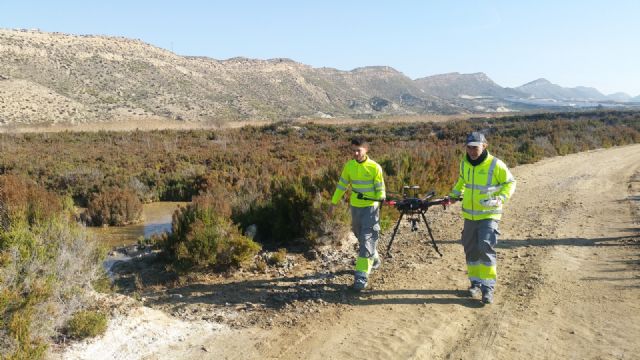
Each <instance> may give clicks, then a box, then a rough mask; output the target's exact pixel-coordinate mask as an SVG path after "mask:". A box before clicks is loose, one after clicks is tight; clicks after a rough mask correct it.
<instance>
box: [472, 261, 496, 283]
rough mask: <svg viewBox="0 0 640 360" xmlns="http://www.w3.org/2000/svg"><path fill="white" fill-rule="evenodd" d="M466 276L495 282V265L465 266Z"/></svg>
mask: <svg viewBox="0 0 640 360" xmlns="http://www.w3.org/2000/svg"><path fill="white" fill-rule="evenodd" d="M467 276H468V277H470V278H476V279H480V280H495V279H496V278H497V277H498V276H497V271H496V266H495V265H484V264H477V265H471V264H467Z"/></svg>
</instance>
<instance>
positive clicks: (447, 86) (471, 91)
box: [415, 72, 526, 99]
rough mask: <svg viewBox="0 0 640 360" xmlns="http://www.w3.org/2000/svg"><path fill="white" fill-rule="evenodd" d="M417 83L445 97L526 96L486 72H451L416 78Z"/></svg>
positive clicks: (432, 93)
mask: <svg viewBox="0 0 640 360" xmlns="http://www.w3.org/2000/svg"><path fill="white" fill-rule="evenodd" d="M415 82H416V85H417V86H418V87H419V88H420V89H421V90H422V91H424V92H425V93H427V94H430V95H434V96H441V97H445V98H463V99H464V98H467V99H469V98H478V97H493V98H499V99H504V98H509V97H522V96H526V95H525V94H524V93H521V92H519V91H517V90H513V89H508V88H503V87H502V86H500V85H498V84H496V83H495V82H493V80H491V79H490V78H489V77H488V76H487V75H486V74H485V73H475V74H460V73H457V72H455V73H449V74H440V75H433V76H428V77H424V78H420V79H416V80H415Z"/></svg>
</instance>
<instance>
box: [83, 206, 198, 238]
mask: <svg viewBox="0 0 640 360" xmlns="http://www.w3.org/2000/svg"><path fill="white" fill-rule="evenodd" d="M187 204H188V203H187V202H170V201H162V202H156V203H152V204H144V205H143V208H142V217H143V219H144V221H143V222H141V223H140V224H136V225H128V226H112V227H106V228H94V227H91V228H89V230H90V231H92V232H93V233H94V234H96V236H97V238H98V241H100V243H103V244H105V245H107V246H108V247H116V246H123V245H130V244H133V243H135V242H137V241H138V239H139V238H140V237H145V238H147V237H150V236H151V235H153V234H157V233H162V232H165V231H171V216H172V215H173V212H174V211H175V210H176V209H177V208H178V207H179V206H186V205H187Z"/></svg>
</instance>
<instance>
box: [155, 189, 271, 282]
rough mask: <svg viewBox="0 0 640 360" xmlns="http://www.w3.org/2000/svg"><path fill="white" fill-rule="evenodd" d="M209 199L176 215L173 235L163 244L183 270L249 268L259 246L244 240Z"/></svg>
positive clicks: (197, 200)
mask: <svg viewBox="0 0 640 360" xmlns="http://www.w3.org/2000/svg"><path fill="white" fill-rule="evenodd" d="M207 200H212V199H210V198H208V197H206V196H204V197H202V198H199V199H195V200H194V202H193V203H192V204H190V205H188V206H187V207H184V208H180V209H178V210H176V212H175V213H174V215H173V224H172V233H171V234H170V235H169V236H167V238H166V239H165V240H164V243H163V244H162V245H163V247H164V249H165V250H166V251H167V253H168V254H169V255H170V257H171V259H172V260H173V261H174V262H175V263H176V264H177V265H179V266H180V267H181V268H182V269H189V268H192V267H210V268H216V269H221V270H224V269H228V268H231V267H240V266H242V265H245V264H247V263H248V262H249V261H250V260H251V259H253V257H254V256H255V255H256V254H257V253H258V251H259V250H260V245H259V244H257V243H255V242H254V241H252V240H251V239H249V238H246V237H244V236H243V235H242V234H241V233H240V231H239V230H238V228H237V227H236V226H235V225H234V224H233V223H232V222H231V221H230V220H229V219H228V218H225V217H223V216H220V215H219V214H218V213H217V212H215V211H214V208H216V206H215V205H214V204H213V203H211V202H208V201H207Z"/></svg>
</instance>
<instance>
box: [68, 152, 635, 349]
mask: <svg viewBox="0 0 640 360" xmlns="http://www.w3.org/2000/svg"><path fill="white" fill-rule="evenodd" d="M513 173H514V175H515V176H516V179H517V180H518V184H517V189H516V193H515V195H514V197H513V198H512V200H511V201H510V202H509V203H508V204H507V206H506V212H505V215H504V217H503V221H502V222H501V232H502V235H501V239H500V241H499V245H498V247H499V249H498V258H499V259H498V287H497V290H496V301H495V303H494V304H493V305H490V306H484V307H483V306H481V305H480V303H479V301H478V300H474V299H469V298H466V297H465V296H464V295H465V294H464V289H466V287H467V280H466V273H465V268H464V254H463V251H462V247H461V246H460V245H459V244H458V243H457V240H458V238H459V234H460V229H461V228H462V221H461V220H460V219H459V215H458V213H459V211H460V208H459V205H457V206H454V207H453V208H451V209H449V210H448V211H446V212H443V211H442V210H441V209H437V210H434V211H433V212H432V216H431V218H430V219H431V222H432V226H433V228H434V229H435V233H434V235H435V236H436V239H439V240H440V244H441V245H440V248H441V251H442V252H443V253H444V257H443V258H440V257H438V256H437V254H435V252H434V251H433V250H432V248H431V247H430V246H429V245H428V244H425V243H424V242H422V240H421V239H419V238H417V237H413V236H414V235H416V234H411V233H410V232H409V231H408V229H407V228H402V229H401V232H400V237H399V238H398V239H397V244H396V245H397V248H396V249H397V253H396V256H395V257H394V258H393V259H392V260H388V261H385V263H384V264H383V267H382V268H381V269H380V270H378V271H377V272H375V273H374V274H373V275H372V284H373V286H372V287H371V289H369V290H368V291H366V292H363V293H362V294H359V295H358V294H355V293H352V292H350V291H349V290H347V289H346V287H347V284H348V282H349V280H350V275H349V274H348V273H344V274H334V275H335V276H333V277H330V278H329V279H328V280H327V281H325V282H324V283H323V285H322V286H321V287H318V288H317V289H318V291H320V295H319V297H320V298H321V299H323V300H315V301H313V302H312V303H311V305H308V304H307V305H305V306H301V305H300V304H299V303H298V302H295V303H290V304H285V305H284V306H283V307H282V308H280V309H279V310H275V311H271V312H265V313H264V315H261V316H270V317H273V318H275V320H274V321H273V322H271V319H270V320H269V323H268V324H269V326H253V327H252V326H249V327H244V328H240V329H231V328H226V329H220V328H217V329H216V331H208V330H206V328H205V327H202V328H201V329H200V330H198V329H194V328H191V332H190V333H188V334H185V335H184V336H183V337H182V338H180V339H179V340H176V341H173V342H172V343H171V344H163V345H162V346H160V347H159V349H161V351H153V350H150V349H149V347H148V346H146V347H145V349H144V350H145V351H143V352H141V353H140V354H141V356H139V357H140V358H145V359H179V358H185V359H187V358H199V359H251V358H256V359H265V358H267V359H268V358H279V359H300V358H305V359H347V358H348V359H487V358H493V359H632V358H638V356H639V355H638V354H640V341H639V340H638V339H640V223H639V222H640V145H632V146H625V147H620V148H613V149H607V150H598V151H591V152H586V153H580V154H574V155H569V156H564V157H557V158H552V159H547V160H544V161H541V162H539V163H536V164H532V165H525V166H520V167H517V168H514V169H513ZM387 236H388V235H387ZM280 281H281V282H282V279H280ZM210 296H215V294H210ZM202 299H203V300H202V301H207V300H206V299H205V298H202ZM252 299H254V298H252ZM256 299H257V298H256ZM307 303H308V302H307ZM291 313H295V314H297V315H296V316H293V317H292V316H287V314H291ZM278 316H280V318H284V319H286V320H283V321H278ZM257 323H258V324H264V322H263V323H261V322H259V321H258V322H257ZM97 343H99V341H98V342H97ZM152 345H153V344H152ZM83 346H85V347H86V346H88V345H83ZM112 346H116V345H112ZM153 346H155V345H153ZM72 350H73V351H70V352H68V353H67V354H66V356H65V357H66V358H83V356H85V355H83V352H82V351H81V350H82V348H81V347H76V348H75V349H72ZM84 354H86V353H84ZM104 354H107V353H106V352H105V353H104ZM142 354H143V355H142ZM130 355H131V356H133V357H135V356H134V355H135V353H134V352H132V353H131V354H130ZM105 357H106V358H112V357H115V356H109V355H106V356H105ZM130 358H131V357H130Z"/></svg>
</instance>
